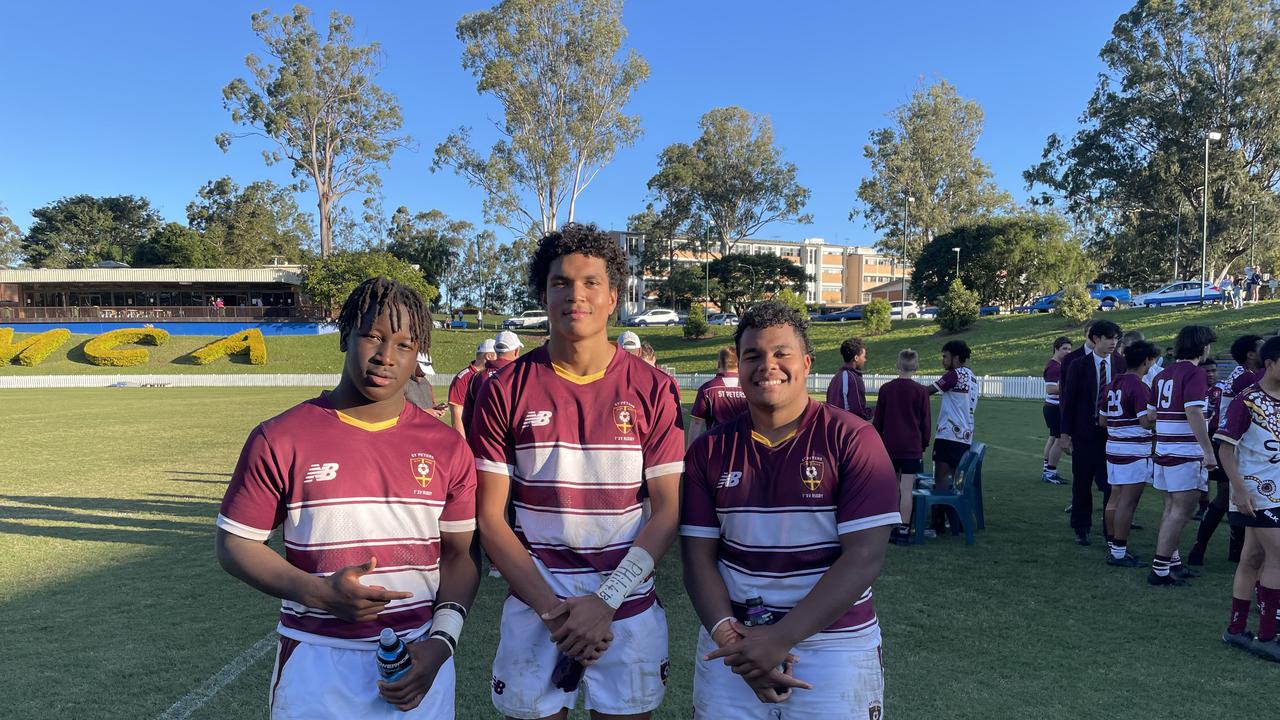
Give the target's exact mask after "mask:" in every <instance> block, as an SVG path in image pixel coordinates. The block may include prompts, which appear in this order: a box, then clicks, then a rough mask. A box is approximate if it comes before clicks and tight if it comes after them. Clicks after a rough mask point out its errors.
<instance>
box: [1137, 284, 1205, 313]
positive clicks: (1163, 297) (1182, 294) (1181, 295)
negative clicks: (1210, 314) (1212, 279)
mask: <svg viewBox="0 0 1280 720" xmlns="http://www.w3.org/2000/svg"><path fill="white" fill-rule="evenodd" d="M1201 287H1203V288H1204V300H1205V302H1221V301H1222V291H1221V290H1218V289H1217V288H1215V287H1213V283H1209V282H1202V281H1200V280H1180V281H1178V282H1175V283H1169V284H1168V285H1165V286H1164V287H1162V288H1160V289H1159V290H1152V291H1151V292H1149V293H1143V294H1141V295H1136V296H1134V298H1133V306H1134V307H1160V306H1162V305H1170V306H1172V305H1194V304H1197V303H1199V302H1200V288H1201Z"/></svg>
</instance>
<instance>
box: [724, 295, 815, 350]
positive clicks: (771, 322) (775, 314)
mask: <svg viewBox="0 0 1280 720" xmlns="http://www.w3.org/2000/svg"><path fill="white" fill-rule="evenodd" d="M779 325H790V326H791V327H792V329H794V330H795V331H796V334H797V335H799V336H800V339H801V340H804V353H805V354H806V355H813V343H812V342H810V341H809V320H808V319H807V318H805V316H804V315H801V314H800V313H799V312H797V311H796V309H795V308H793V307H791V306H789V305H786V304H783V303H780V302H778V301H777V300H767V301H765V302H762V303H760V304H759V305H756V306H755V307H753V308H751V309H750V310H748V311H747V312H746V314H744V315H743V316H742V320H740V321H739V322H738V329H737V330H736V331H734V333H733V347H734V350H736V351H737V352H738V353H739V354H741V353H742V336H743V335H744V334H745V333H746V332H747V331H748V330H764V329H765V328H771V327H777V326H779Z"/></svg>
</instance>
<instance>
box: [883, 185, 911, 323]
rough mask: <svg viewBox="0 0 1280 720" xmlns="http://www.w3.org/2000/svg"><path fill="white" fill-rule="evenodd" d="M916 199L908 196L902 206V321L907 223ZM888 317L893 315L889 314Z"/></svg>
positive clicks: (904, 299) (905, 310) (905, 296)
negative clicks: (912, 204)
mask: <svg viewBox="0 0 1280 720" xmlns="http://www.w3.org/2000/svg"><path fill="white" fill-rule="evenodd" d="M915 201H916V199H915V198H914V197H912V196H910V195H908V196H907V200H906V202H904V203H903V204H902V297H901V298H899V299H900V300H902V319H903V320H906V319H907V240H908V238H909V237H910V236H909V235H908V234H907V233H908V225H907V221H908V219H909V218H910V216H911V203H914V202H915ZM889 315H890V316H892V315H893V313H892V312H891V313H889Z"/></svg>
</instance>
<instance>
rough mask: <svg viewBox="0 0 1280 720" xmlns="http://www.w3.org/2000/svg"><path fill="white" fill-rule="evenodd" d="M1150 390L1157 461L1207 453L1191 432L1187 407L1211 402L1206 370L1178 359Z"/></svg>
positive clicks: (1175, 461)
mask: <svg viewBox="0 0 1280 720" xmlns="http://www.w3.org/2000/svg"><path fill="white" fill-rule="evenodd" d="M1151 391H1152V394H1153V395H1154V396H1155V401H1156V402H1155V406H1156V456H1155V457H1156V463H1157V464H1158V465H1164V466H1173V465H1182V464H1184V463H1191V462H1200V460H1201V458H1203V457H1204V453H1203V452H1202V451H1201V450H1200V443H1199V442H1197V441H1196V436H1195V435H1194V434H1193V433H1192V432H1191V423H1190V422H1188V421H1187V408H1193V407H1198V408H1200V409H1201V411H1205V408H1206V406H1207V405H1208V397H1209V379H1208V376H1206V375H1205V374H1204V370H1201V369H1200V368H1198V367H1196V364H1195V363H1194V362H1190V361H1187V360H1179V361H1177V362H1175V363H1174V364H1172V365H1170V366H1169V367H1167V368H1165V369H1164V370H1162V371H1161V372H1160V374H1159V375H1157V376H1156V380H1155V382H1154V383H1153V384H1152V387H1151ZM1205 412H1206V415H1207V411H1205Z"/></svg>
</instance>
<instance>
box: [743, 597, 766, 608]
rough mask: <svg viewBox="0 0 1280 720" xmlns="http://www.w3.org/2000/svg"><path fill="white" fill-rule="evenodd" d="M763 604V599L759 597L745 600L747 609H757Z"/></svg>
mask: <svg viewBox="0 0 1280 720" xmlns="http://www.w3.org/2000/svg"><path fill="white" fill-rule="evenodd" d="M763 604H764V598H762V597H760V596H759V595H756V596H755V597H749V598H747V607H757V606H760V605H763Z"/></svg>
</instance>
